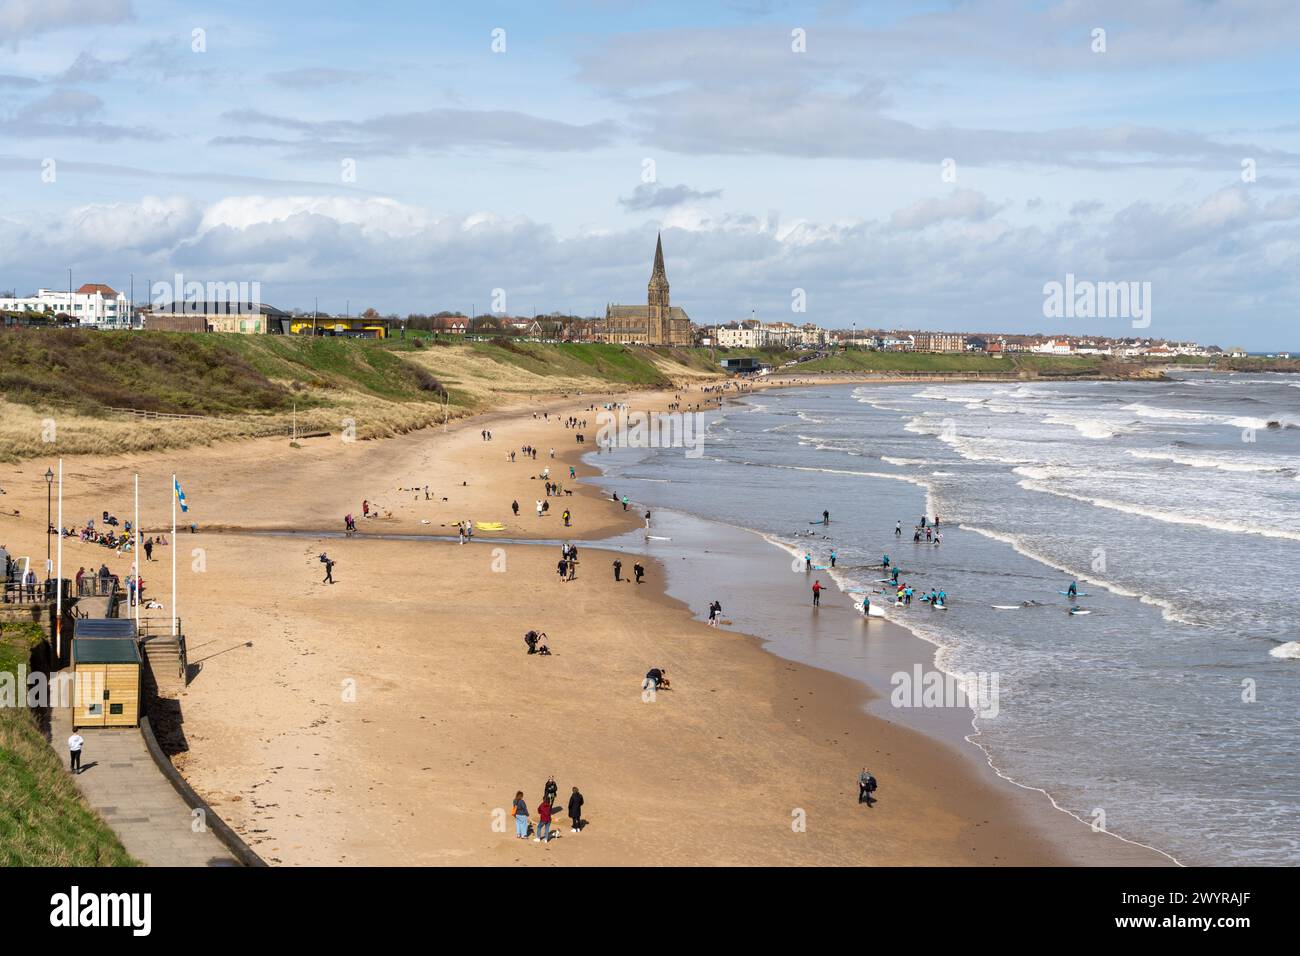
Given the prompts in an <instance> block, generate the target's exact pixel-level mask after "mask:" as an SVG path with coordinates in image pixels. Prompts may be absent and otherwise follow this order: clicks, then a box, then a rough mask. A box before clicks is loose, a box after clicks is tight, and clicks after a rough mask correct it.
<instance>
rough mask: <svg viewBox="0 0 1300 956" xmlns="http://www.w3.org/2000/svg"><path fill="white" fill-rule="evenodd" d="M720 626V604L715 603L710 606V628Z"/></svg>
mask: <svg viewBox="0 0 1300 956" xmlns="http://www.w3.org/2000/svg"><path fill="white" fill-rule="evenodd" d="M717 626H718V602H717V601H713V602H711V603H710V604H709V627H717Z"/></svg>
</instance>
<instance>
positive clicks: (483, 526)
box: [474, 521, 505, 531]
mask: <svg viewBox="0 0 1300 956" xmlns="http://www.w3.org/2000/svg"><path fill="white" fill-rule="evenodd" d="M474 524H475V525H477V526H478V529H479V530H480V531H503V530H505V525H503V524H502V523H501V522H500V521H475V522H474Z"/></svg>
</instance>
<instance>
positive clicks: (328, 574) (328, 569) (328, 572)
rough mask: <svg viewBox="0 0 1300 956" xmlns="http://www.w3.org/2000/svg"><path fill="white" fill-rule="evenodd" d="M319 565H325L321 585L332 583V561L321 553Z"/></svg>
mask: <svg viewBox="0 0 1300 956" xmlns="http://www.w3.org/2000/svg"><path fill="white" fill-rule="evenodd" d="M320 563H321V564H323V565H325V580H324V581H322V582H321V583H322V584H333V583H334V561H333V560H332V559H331V558H330V556H329V555H328V554H326V553H325V552H324V551H322V552H321V556H320Z"/></svg>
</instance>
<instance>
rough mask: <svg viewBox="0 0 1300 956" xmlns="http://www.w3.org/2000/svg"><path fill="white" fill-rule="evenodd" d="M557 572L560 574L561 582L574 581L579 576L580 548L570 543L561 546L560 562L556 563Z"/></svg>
mask: <svg viewBox="0 0 1300 956" xmlns="http://www.w3.org/2000/svg"><path fill="white" fill-rule="evenodd" d="M555 570H556V571H557V572H558V573H559V575H560V580H561V581H572V580H573V579H574V578H576V577H577V576H578V548H577V546H576V545H573V544H569V543H568V542H566V543H564V544H562V545H560V560H559V561H558V562H556V565H555Z"/></svg>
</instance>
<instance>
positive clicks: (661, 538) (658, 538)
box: [646, 534, 673, 541]
mask: <svg viewBox="0 0 1300 956" xmlns="http://www.w3.org/2000/svg"><path fill="white" fill-rule="evenodd" d="M646 538H647V539H649V540H650V541H671V540H673V539H672V538H666V537H664V536H663V535H661V534H648V535H646Z"/></svg>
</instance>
